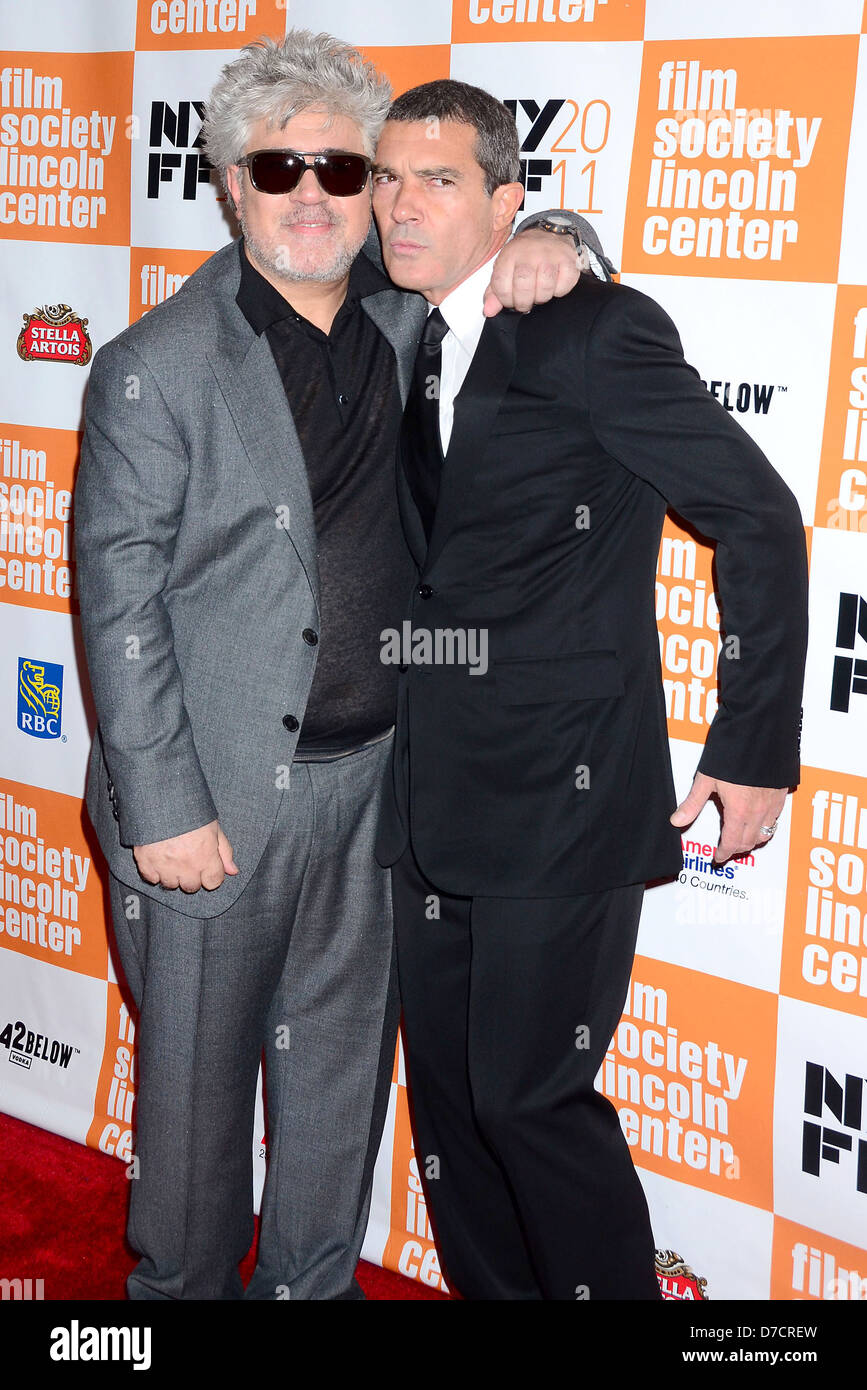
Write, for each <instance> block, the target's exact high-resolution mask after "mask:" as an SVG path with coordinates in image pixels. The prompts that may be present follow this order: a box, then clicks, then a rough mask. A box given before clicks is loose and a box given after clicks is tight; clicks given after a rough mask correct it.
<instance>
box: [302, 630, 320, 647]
mask: <svg viewBox="0 0 867 1390" xmlns="http://www.w3.org/2000/svg"><path fill="white" fill-rule="evenodd" d="M301 636H302V637H303V638H304V641H305V642H306V643H307V645H308V647H315V646H316V643H317V642H318V641H319V638H318V637H317V636H316V633H315V632H314V631H313V628H312V627H305V629H304V631H303V632H302V634H301Z"/></svg>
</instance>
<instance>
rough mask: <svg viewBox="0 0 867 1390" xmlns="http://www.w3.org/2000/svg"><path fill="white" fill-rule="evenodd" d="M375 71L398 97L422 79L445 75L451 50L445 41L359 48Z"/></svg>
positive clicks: (435, 78)
mask: <svg viewBox="0 0 867 1390" xmlns="http://www.w3.org/2000/svg"><path fill="white" fill-rule="evenodd" d="M360 52H362V53H363V54H364V56H365V58H368V59H369V60H370V62H371V63H373V65H374V67H376V68H377V70H378V71H379V72H381V73H383V74H384V76H386V77H387V78H388V80H389V82H390V83H391V85H392V87H393V89H394V95H395V96H396V97H399V96H400V95H401V94H402V93H403V92H408V91H409V89H410V87H417V86H419V84H420V83H422V82H436V81H437V80H438V79H439V78H441V77H448V75H449V64H450V62H451V49H450V47H449V45H448V44H447V43H432V44H420V45H418V46H417V47H405V48H377V47H376V46H373V47H371V46H368V45H365V46H364V47H362V48H360Z"/></svg>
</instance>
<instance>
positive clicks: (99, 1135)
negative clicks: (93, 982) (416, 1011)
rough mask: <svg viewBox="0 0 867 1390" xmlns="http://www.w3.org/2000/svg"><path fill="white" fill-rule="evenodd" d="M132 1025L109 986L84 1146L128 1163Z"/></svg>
mask: <svg viewBox="0 0 867 1390" xmlns="http://www.w3.org/2000/svg"><path fill="white" fill-rule="evenodd" d="M134 1043H135V1023H134V1022H133V1020H132V1018H131V1017H130V1013H129V1010H128V1008H127V1006H126V1004H125V1003H124V1000H123V997H122V995H121V992H120V989H119V988H118V986H117V985H115V984H112V983H111V982H109V984H108V993H107V997H106V1012H105V1051H104V1053H103V1058H102V1064H101V1066H100V1069H99V1080H98V1081H97V1083H96V1093H95V1095H94V1099H93V1119H92V1120H91V1123H90V1128H89V1129H88V1131H87V1138H86V1140H85V1143H86V1144H88V1145H89V1147H90V1148H92V1149H101V1150H102V1152H103V1153H107V1154H114V1155H115V1157H117V1158H120V1159H122V1160H123V1161H124V1162H126V1163H129V1161H130V1160H131V1158H132V1143H133V1128H134V1118H133V1117H134V1110H135V1046H134Z"/></svg>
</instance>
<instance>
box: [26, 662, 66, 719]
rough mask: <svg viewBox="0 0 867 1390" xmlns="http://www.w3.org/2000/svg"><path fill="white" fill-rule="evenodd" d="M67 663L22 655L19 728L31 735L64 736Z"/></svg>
mask: <svg viewBox="0 0 867 1390" xmlns="http://www.w3.org/2000/svg"><path fill="white" fill-rule="evenodd" d="M62 713H63V667H62V666H60V665H55V664H54V663H53V662H50V661H34V660H33V659H32V658H31V657H26V656H22V657H19V659H18V728H19V729H20V730H21V732H22V733H24V734H29V735H30V736H31V738H60V736H61V732H60V723H61V716H62Z"/></svg>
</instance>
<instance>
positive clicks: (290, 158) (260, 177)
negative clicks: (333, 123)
mask: <svg viewBox="0 0 867 1390" xmlns="http://www.w3.org/2000/svg"><path fill="white" fill-rule="evenodd" d="M308 160H311V161H312V163H310V164H308V163H307V161H308ZM238 163H239V164H243V165H246V167H247V168H248V169H249V171H250V182H251V184H252V185H253V187H254V188H255V189H256V191H257V193H291V192H292V189H293V188H297V187H298V184H299V183H300V182H301V178H302V176H303V174H304V170H305V169H312V170H313V172H314V174H315V175H316V177H317V179H318V180H319V187H320V188H321V189H322V191H323V193H328V194H329V195H330V196H331V197H332V198H351V197H352V196H353V195H354V194H355V193H360V192H361V190H362V189H363V188H364V185H365V183H366V182H367V176H368V174H369V173H370V171H371V169H372V168H373V160H372V159H368V158H367V157H366V156H365V155H363V154H352V153H350V152H349V151H345V150H328V151H327V152H325V153H323V152H321V151H320V152H310V151H307V152H305V151H302V150H255V151H254V152H253V153H252V154H245V155H244V158H243V159H239V160H238Z"/></svg>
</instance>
